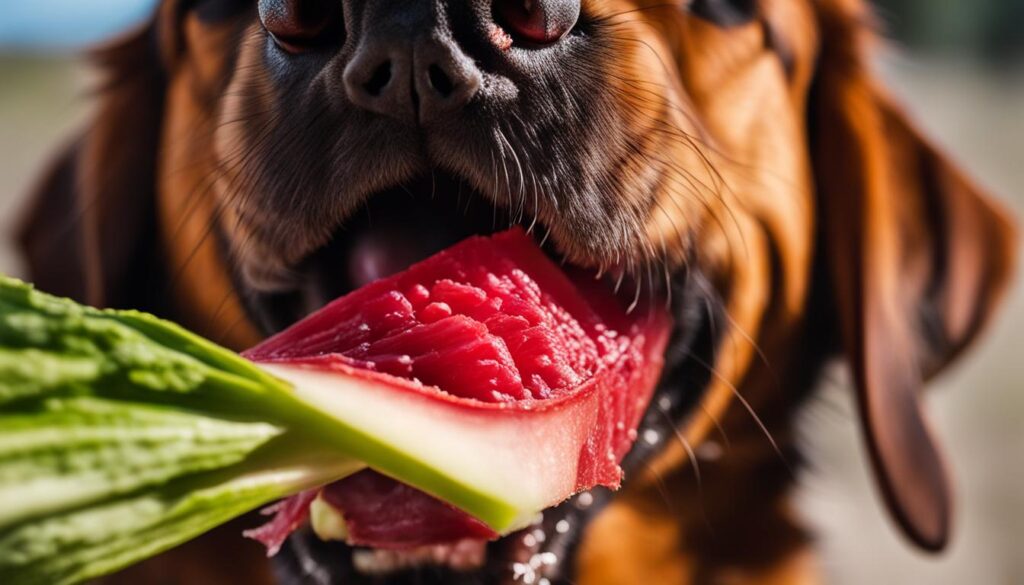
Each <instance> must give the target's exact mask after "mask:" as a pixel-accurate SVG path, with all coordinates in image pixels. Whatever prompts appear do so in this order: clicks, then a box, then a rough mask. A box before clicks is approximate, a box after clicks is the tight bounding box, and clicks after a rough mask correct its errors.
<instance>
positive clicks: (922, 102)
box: [0, 56, 1024, 585]
mask: <svg viewBox="0 0 1024 585" xmlns="http://www.w3.org/2000/svg"><path fill="white" fill-rule="evenodd" d="M886 70H887V71H888V76H889V77H890V79H891V80H892V82H893V85H894V87H895V88H896V90H897V93H898V94H900V95H902V96H904V97H905V99H906V101H907V102H908V103H909V104H911V110H912V111H913V112H914V113H915V115H916V117H917V119H918V120H919V121H920V122H921V123H922V125H923V126H924V127H926V128H927V130H928V131H929V133H930V134H932V135H933V136H934V137H935V138H936V139H938V140H939V141H940V142H941V143H942V144H943V145H944V146H945V147H946V148H947V149H948V151H949V152H951V153H953V154H954V155H956V156H957V157H958V158H959V159H960V160H961V161H962V162H963V163H964V165H965V166H966V167H967V168H970V169H971V170H972V172H973V174H974V175H975V176H976V177H978V178H979V179H980V180H981V182H982V183H983V184H984V185H986V186H988V187H989V188H990V189H991V190H992V191H993V192H995V193H998V194H999V195H1000V196H1001V197H1002V198H1003V199H1004V201H1007V202H1008V203H1009V204H1010V205H1011V206H1012V207H1014V208H1015V209H1016V210H1017V211H1018V213H1021V214H1022V215H1024V155H1022V153H1024V67H1022V68H1019V69H1018V70H1017V71H1016V72H1003V73H1001V74H995V73H993V72H990V71H986V70H985V69H984V68H980V67H977V66H974V65H972V64H970V63H966V62H960V61H956V60H941V59H935V58H932V59H930V60H927V61H925V60H912V59H909V58H906V57H903V58H898V59H896V60H895V62H893V63H891V64H889V66H887V68H886ZM82 79H83V74H82V73H81V71H80V70H79V69H77V68H75V67H74V66H73V65H72V64H70V63H69V62H67V61H65V60H60V59H32V60H27V59H23V58H22V59H15V58H4V57H2V56H0V271H4V272H9V273H11V272H13V273H18V272H19V270H20V265H19V262H18V260H17V258H16V256H15V255H14V254H13V252H12V250H11V249H10V246H9V243H8V241H7V240H8V239H9V238H10V236H11V226H12V224H13V221H14V218H15V217H16V210H18V209H19V206H20V204H21V201H22V197H21V195H22V194H23V193H24V192H25V189H26V187H27V185H28V184H29V183H30V180H31V178H32V177H33V176H34V175H35V173H36V172H37V171H38V169H39V167H40V165H41V164H42V163H43V161H44V160H45V158H46V156H47V154H49V153H51V152H52V149H53V147H54V146H55V145H57V144H59V143H61V141H62V140H64V139H66V138H67V136H68V133H69V131H70V129H72V128H74V127H76V125H77V124H79V123H81V122H82V121H83V120H84V115H85V112H86V111H87V103H88V100H87V98H86V96H85V93H84V92H83V90H82V89H81V88H82V85H83V84H82ZM1022 284H1024V283H1022ZM991 333H992V334H991V335H990V336H989V337H988V338H987V339H986V340H985V342H984V344H982V345H981V346H979V347H978V348H976V351H974V352H973V355H971V356H970V359H968V360H967V361H966V362H965V363H963V364H962V365H961V366H960V367H958V368H957V369H956V370H955V371H953V372H951V373H950V374H949V375H947V376H946V377H944V378H943V379H942V380H941V381H940V383H938V384H936V386H937V388H935V390H936V391H935V392H933V393H932V394H931V397H930V399H929V403H930V404H929V406H930V409H931V412H932V413H933V414H934V422H935V424H936V427H937V430H938V434H939V435H940V436H941V437H942V438H943V439H944V440H945V443H946V447H947V450H948V452H949V455H950V461H951V462H952V464H953V467H954V470H955V473H956V479H957V484H958V487H959V496H960V499H959V503H960V508H959V513H958V515H957V524H958V531H957V536H956V539H955V541H954V542H953V546H952V548H951V550H950V551H949V553H947V554H946V555H945V556H944V557H942V558H940V559H934V558H929V557H924V556H922V555H920V554H918V553H915V552H914V551H912V550H911V549H910V548H909V547H907V546H906V545H905V544H904V543H903V542H902V541H901V540H900V539H899V538H898V537H897V536H896V534H895V533H894V532H893V531H892V530H891V529H890V526H889V525H888V520H887V519H886V518H885V516H884V515H883V514H882V512H881V508H880V506H879V505H878V502H877V498H876V496H875V494H874V492H873V491H872V488H871V484H870V483H869V478H868V474H867V473H866V470H865V465H866V463H865V460H864V456H863V452H862V450H861V446H860V442H859V437H858V435H857V434H856V433H857V431H856V427H855V425H854V422H853V416H852V414H851V410H850V404H851V400H850V395H849V393H848V392H847V391H846V390H845V389H843V388H838V387H837V388H832V389H830V391H829V393H828V394H827V395H826V397H825V398H823V399H820V400H819V401H818V403H817V404H815V405H814V406H812V407H811V408H810V409H809V410H808V411H807V413H806V416H805V421H806V424H805V425H804V429H803V434H804V436H806V437H808V439H809V440H807V441H806V443H807V448H808V450H809V453H810V457H811V459H812V461H813V463H814V465H813V469H814V470H813V471H811V472H808V473H806V474H805V476H804V477H803V479H802V485H803V487H802V490H801V495H802V497H801V507H802V509H803V510H804V511H805V512H806V515H807V516H808V517H809V518H811V519H813V520H814V521H815V523H816V525H817V527H818V529H819V536H820V539H821V547H822V548H823V550H824V555H823V562H824V565H825V570H826V572H827V574H828V575H829V577H830V579H829V582H831V583H837V584H840V585H865V584H879V585H887V584H916V583H929V584H934V585H941V584H949V585H954V584H955V585H974V584H984V585H988V584H991V585H1011V584H1019V583H1024V544H1022V542H1024V392H1022V390H1024V354H1022V352H1021V349H1020V348H1021V345H1022V342H1024V286H1019V287H1017V289H1016V290H1015V292H1014V293H1013V296H1012V298H1011V302H1010V305H1009V307H1008V310H1007V311H1005V312H1004V313H1002V317H1001V319H1000V320H999V322H998V323H997V324H996V326H995V327H994V328H993V330H992V332H991ZM1018 539H1021V540H1018Z"/></svg>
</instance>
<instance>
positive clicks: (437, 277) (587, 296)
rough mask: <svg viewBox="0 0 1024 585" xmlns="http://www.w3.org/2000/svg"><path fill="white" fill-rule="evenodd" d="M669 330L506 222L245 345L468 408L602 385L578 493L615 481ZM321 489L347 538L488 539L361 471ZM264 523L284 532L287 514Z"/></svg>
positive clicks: (391, 544)
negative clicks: (394, 381) (565, 268)
mask: <svg viewBox="0 0 1024 585" xmlns="http://www.w3.org/2000/svg"><path fill="white" fill-rule="evenodd" d="M668 327H669V320H668V319H667V317H666V316H664V315H661V314H659V313H657V312H654V311H649V310H646V309H644V310H640V311H637V312H635V313H633V314H627V312H626V311H625V310H624V308H623V305H622V304H621V303H620V302H619V299H617V298H616V297H615V296H614V295H613V294H612V293H611V292H610V291H608V290H607V288H606V287H604V286H603V285H602V284H601V283H595V282H593V280H592V279H590V278H586V279H576V281H575V282H574V281H573V280H570V279H569V277H567V276H566V274H565V273H563V272H562V271H561V270H560V269H559V268H558V267H557V266H556V265H554V264H553V263H552V262H551V261H550V260H549V259H548V258H547V257H546V256H545V255H544V253H543V252H542V251H541V250H540V249H539V248H538V247H537V246H536V244H534V243H533V241H532V240H531V239H530V238H529V236H527V235H526V234H524V233H523V232H522V231H521V230H513V231H509V232H505V233H502V234H497V235H495V236H492V237H490V238H471V239H469V240H467V241H465V242H463V243H461V244H458V245H456V246H453V247H452V248H449V249H447V250H445V251H443V252H440V253H439V254H437V255H435V256H433V257H431V258H429V259H427V260H425V261H423V262H421V263H419V264H416V265H414V266H412V267H411V268H409V269H407V270H406V271H404V272H401V273H399V274H397V275H394V276H392V277H389V278H385V279H382V280H378V281H376V282H374V283H371V284H369V285H367V286H365V287H363V288H361V289H359V290H357V291H354V292H352V293H350V294H348V295H346V296H344V297H342V298H340V299H338V300H336V301H334V302H332V303H331V304H329V305H327V306H326V307H324V308H323V309H321V310H320V311H317V312H316V313H314V314H313V315H311V316H309V317H307V318H306V319H304V320H303V321H301V322H299V323H297V324H296V325H293V326H292V327H290V328H289V329H287V330H286V331H284V332H283V333H281V334H278V335H276V336H274V337H272V338H270V339H268V340H267V341H265V342H264V343H262V344H260V345H259V346H257V347H255V348H253V349H251V350H249V351H248V352H246V353H245V354H244V355H245V356H246V357H248V358H249V359H251V360H253V361H257V362H261V361H285V362H301V363H306V364H312V365H315V366H317V367H323V368H325V369H330V368H331V366H332V365H336V364H340V365H344V366H351V367H356V368H359V369H363V370H367V371H370V372H376V373H378V374H379V375H382V376H395V377H399V378H406V379H415V380H418V381H419V382H420V383H422V384H423V385H426V386H436V387H437V388H440V389H441V390H443V391H444V392H445V393H447V394H448V395H450V396H453V397H458V398H457V399H470V400H469V402H468V403H469V404H470V405H472V403H473V401H479V402H492V403H493V402H500V403H509V404H508V406H509V407H512V408H517V407H519V406H523V407H525V408H528V407H529V404H530V403H538V402H544V401H555V402H558V401H561V400H572V399H573V396H575V395H576V394H577V393H578V392H580V391H586V392H600V393H601V394H600V402H599V407H598V413H597V417H596V420H597V424H596V425H595V427H594V428H593V429H591V431H590V434H589V437H588V439H587V443H586V444H585V445H584V446H583V447H582V448H581V452H580V455H579V461H578V462H577V480H576V487H577V489H578V490H583V489H589V488H590V487H593V486H595V485H607V486H609V487H617V486H618V484H619V481H620V479H621V469H620V468H619V466H618V462H619V461H620V460H621V459H622V457H624V456H625V454H626V452H627V451H628V450H629V448H630V446H631V445H632V442H633V440H634V439H635V437H636V431H635V429H636V426H637V424H638V423H639V420H640V416H641V415H642V413H643V410H644V408H645V407H646V405H647V402H648V401H649V399H650V394H651V392H652V390H653V387H654V384H655V382H656V378H657V376H658V374H659V373H660V366H661V352H662V351H663V349H664V344H665V341H666V338H667V331H668ZM457 399H456V400H457ZM479 402H477V404H479ZM524 412H526V411H525V410H524ZM524 422H525V423H527V424H528V422H529V421H528V420H526V421H524ZM323 494H324V497H325V499H327V500H328V501H329V502H330V503H332V504H334V505H335V506H336V507H337V508H338V509H339V510H340V511H341V512H342V514H343V515H344V517H345V519H346V524H347V525H348V530H349V542H350V544H359V545H367V546H376V547H381V548H407V547H411V546H418V545H422V544H436V543H443V542H452V541H456V540H460V539H463V538H493V537H495V536H497V535H496V534H495V533H494V532H493V531H491V530H490V529H489V528H488V527H487V526H485V525H483V524H482V523H481V522H479V521H478V520H476V519H474V518H472V517H471V516H468V515H467V514H465V513H464V512H461V511H459V510H457V509H455V508H453V507H451V506H449V505H448V504H446V503H444V502H441V501H439V500H437V499H435V498H433V497H432V496H430V495H428V494H426V493H423V492H421V491H419V490H416V489H414V488H412V487H409V486H406V485H404V484H402V483H400V482H397V481H395V480H393V479H390V478H388V477H385V476H383V475H380V474H378V473H376V472H373V471H365V472H361V473H359V474H356V475H354V476H352V477H350V478H347V479H345V480H342V481H340V482H337V483H335V484H332V485H331V486H328V487H326V488H325V489H324V491H323ZM568 495H570V494H564V496H565V497H567V496H568ZM307 507H308V506H307ZM286 510H290V508H287V507H286ZM275 522H277V526H278V527H288V526H291V527H292V528H291V529H294V526H293V525H294V524H295V522H294V519H293V518H292V519H289V520H287V521H280V522H278V521H277V520H276V519H275V521H274V522H271V524H274V523H275ZM268 526H269V525H268ZM291 529H289V530H288V532H290V531H291ZM269 532H270V533H273V538H270V537H266V538H260V539H261V540H264V541H265V542H269V543H271V544H273V543H275V542H277V541H278V540H279V539H281V540H283V537H280V536H279V535H278V534H277V532H279V530H278V531H275V530H269ZM260 536H266V535H265V534H263V535H260ZM285 536H287V533H285Z"/></svg>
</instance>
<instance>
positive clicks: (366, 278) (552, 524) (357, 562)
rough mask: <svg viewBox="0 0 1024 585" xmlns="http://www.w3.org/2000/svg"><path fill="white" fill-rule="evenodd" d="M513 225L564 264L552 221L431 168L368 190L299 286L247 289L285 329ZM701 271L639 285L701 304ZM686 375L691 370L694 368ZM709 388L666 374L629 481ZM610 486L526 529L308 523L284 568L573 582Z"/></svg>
mask: <svg viewBox="0 0 1024 585" xmlns="http://www.w3.org/2000/svg"><path fill="white" fill-rule="evenodd" d="M516 224H518V225H520V226H522V227H523V229H525V230H527V231H528V232H529V233H530V234H532V235H533V237H534V239H535V241H536V242H537V243H539V244H540V245H541V246H542V248H543V249H544V250H545V252H546V253H548V255H549V256H550V257H552V258H553V259H554V260H557V261H558V262H560V263H563V264H564V260H563V258H562V257H561V256H560V255H559V253H558V251H557V250H556V249H555V246H554V245H553V244H552V242H550V241H549V239H548V238H547V228H546V226H544V225H542V224H541V223H540V222H538V221H536V220H535V218H533V217H532V216H531V215H530V214H528V213H526V212H525V211H523V210H518V209H515V207H514V206H513V207H512V210H511V211H510V210H509V208H508V207H504V206H499V205H493V204H491V202H490V199H488V198H487V197H484V196H483V195H482V194H480V193H478V192H476V191H475V190H474V189H472V188H471V187H469V186H468V185H466V184H465V183H464V182H462V181H460V180H459V179H457V178H455V177H452V176H450V175H447V174H442V173H433V174H432V175H428V176H424V177H421V178H419V179H417V180H414V181H411V182H409V183H406V184H403V185H400V186H397V187H394V188H391V189H388V190H386V191H384V192H382V193H379V194H376V195H374V196H372V197H370V198H369V199H368V200H367V203H366V204H365V206H364V207H363V208H362V209H361V210H359V211H358V212H356V213H355V214H354V215H353V216H352V217H351V218H350V219H349V220H348V221H347V222H346V223H345V224H344V225H343V226H342V227H341V228H340V229H339V230H337V232H336V233H335V235H334V237H332V238H331V240H330V241H329V242H328V243H327V244H326V245H325V246H323V247H321V248H320V249H318V250H316V251H315V252H313V253H311V254H310V255H309V256H308V257H307V258H306V260H305V261H303V262H302V263H301V264H300V265H299V266H298V267H297V269H296V272H297V275H298V278H297V281H296V282H297V284H296V286H295V287H294V288H293V289H291V290H288V291H286V292H275V293H260V292H250V293H249V294H248V295H247V301H248V303H247V306H248V309H249V311H250V313H251V314H252V315H253V316H254V317H255V319H256V320H257V321H258V322H259V323H260V324H261V326H262V327H263V328H264V330H265V332H267V333H272V332H276V331H279V330H281V329H284V328H286V327H288V326H290V325H291V324H293V323H294V322H296V321H297V320H299V319H300V318H302V317H303V316H305V315H306V314H308V313H310V312H312V311H315V310H317V309H319V308H320V307H322V306H323V305H325V304H326V303H328V302H329V301H331V300H333V299H335V298H337V297H340V296H342V295H345V294H347V293H349V292H351V291H353V290H355V289H357V288H360V287H362V286H364V285H366V284H368V283H370V282H373V281H375V280H378V279H380V278H384V277H387V276H389V275H391V274H394V273H397V272H400V271H402V270H404V269H405V268H407V267H408V266H409V265H411V264H413V263H415V262H417V261H419V260H422V259H424V258H426V257H428V256H430V255H432V254H434V253H436V252H438V251H440V250H442V249H446V248H448V247H449V246H452V245H453V244H455V243H457V242H459V241H461V240H463V239H465V238H467V237H469V236H473V235H489V234H492V233H494V232H496V231H501V230H504V229H506V228H508V227H509V226H511V225H516ZM575 268H583V267H575ZM569 269H573V268H569ZM590 270H593V269H590ZM595 276H600V278H603V279H606V280H608V281H609V286H614V287H615V288H616V289H618V294H619V295H620V296H622V297H625V298H627V299H633V298H634V297H636V296H637V295H638V294H639V291H640V289H639V288H638V287H640V286H641V284H637V283H636V281H634V280H633V279H631V278H630V276H629V275H628V274H624V273H622V272H617V271H615V270H614V269H613V270H610V271H608V273H606V274H603V275H597V274H595ZM692 276H693V275H690V277H691V278H685V279H675V285H676V286H675V287H674V288H676V289H677V290H675V291H673V293H672V294H669V293H670V291H667V290H659V289H658V288H657V287H658V286H660V285H656V284H650V283H642V284H650V286H651V288H649V289H647V290H644V291H643V294H644V295H645V296H647V297H648V298H647V299H646V300H647V302H662V299H664V300H668V299H671V302H672V304H673V310H674V311H675V312H676V313H677V314H679V313H680V311H682V312H683V313H685V312H686V310H685V309H686V307H688V306H690V305H692V304H699V305H703V303H700V302H696V301H695V300H694V299H693V296H694V295H693V291H692V289H693V288H694V287H691V286H688V285H687V284H685V283H687V282H690V281H692ZM628 302H629V303H631V304H635V302H633V301H632V300H629V301H628ZM677 327H678V330H677V332H676V333H675V335H674V339H673V341H672V343H671V344H670V349H669V353H670V354H671V355H670V356H668V357H667V359H666V364H667V367H668V368H673V367H674V366H676V365H678V364H674V363H673V358H672V355H678V356H683V355H690V348H691V347H692V346H693V345H694V344H695V343H697V342H698V337H699V336H698V335H697V332H698V331H699V330H700V329H701V327H700V326H699V324H695V323H693V322H683V323H679V324H678V326H677ZM675 361H679V360H678V359H676V360H675ZM672 377H673V376H672V373H671V372H669V371H667V372H666V375H665V376H664V378H665V379H668V380H670V379H672ZM686 378H692V376H691V375H689V374H686V375H684V379H686ZM687 381H690V380H689V379H688V380H687ZM688 386H689V384H688ZM702 387H703V384H702V383H701V384H700V385H694V386H690V388H691V390H690V391H688V392H686V393H684V392H681V391H680V390H679V389H678V388H677V386H676V384H675V383H672V382H666V381H664V380H663V383H662V384H661V385H660V386H659V388H658V389H657V390H656V392H655V394H654V397H653V399H652V402H651V404H650V406H649V408H648V413H647V415H646V416H645V417H644V418H643V421H642V423H641V426H640V428H639V432H638V437H639V439H638V440H637V441H636V443H635V444H634V446H633V448H632V450H631V451H630V453H629V455H627V457H626V459H625V460H624V461H623V463H622V466H623V468H624V470H625V471H626V474H627V480H628V475H629V474H630V473H631V471H633V470H635V469H636V468H637V467H638V466H639V465H640V464H642V462H643V461H645V460H646V459H647V458H648V457H649V456H650V455H651V454H652V453H654V452H655V451H657V450H658V449H659V448H660V443H661V441H663V440H664V439H665V438H666V437H672V436H674V434H673V433H674V429H673V428H672V426H673V425H674V424H675V423H676V422H678V421H679V420H681V419H682V418H683V416H685V414H686V413H687V412H689V410H690V409H691V408H692V407H693V405H694V404H695V403H696V401H697V399H698V396H699V392H698V390H699V388H702ZM610 495H611V492H609V491H608V490H606V489H604V488H595V489H594V490H590V491H586V492H583V493H581V494H577V495H576V496H574V497H573V498H571V499H570V500H568V501H566V502H564V503H562V504H560V505H559V506H556V507H554V508H550V509H548V510H545V511H544V512H543V513H542V514H540V515H538V517H537V518H536V519H535V521H534V522H533V524H532V525H530V526H529V527H527V528H525V529H522V530H520V531H517V532H515V533H512V534H510V535H507V536H505V537H502V538H499V539H497V540H495V541H491V542H487V541H486V540H485V539H481V538H464V539H459V540H453V541H451V542H445V543H430V544H426V545H417V546H411V547H378V548H374V547H362V546H350V545H348V544H345V543H344V542H341V541H339V539H330V538H324V537H323V531H322V530H316V531H314V529H313V527H312V526H310V525H307V526H305V527H303V528H301V529H300V530H298V531H297V532H295V533H294V534H292V535H291V537H290V538H289V539H288V541H287V542H286V543H285V544H284V546H283V547H282V549H281V552H280V553H279V554H278V555H277V557H276V561H275V567H276V569H277V571H278V573H279V576H280V578H281V579H282V581H283V582H286V583H292V582H294V583H298V582H303V583H305V582H313V583H361V582H379V581H381V580H382V579H385V580H387V582H389V583H391V582H399V583H400V582H415V583H435V582H436V583H459V582H488V583H491V582H493V583H504V582H508V583H537V584H543V583H556V582H565V581H566V580H568V579H570V578H571V572H572V569H573V567H572V563H571V562H566V560H567V559H569V558H571V557H572V556H573V554H574V549H575V546H576V544H577V543H578V541H579V539H580V536H581V531H582V529H583V528H584V527H585V526H586V524H587V521H588V519H589V518H590V517H592V516H593V514H595V513H596V511H597V510H599V509H600V508H601V506H602V504H603V503H604V502H606V501H607V500H608V499H609V498H610ZM341 540H343V538H341ZM481 580H482V581H481Z"/></svg>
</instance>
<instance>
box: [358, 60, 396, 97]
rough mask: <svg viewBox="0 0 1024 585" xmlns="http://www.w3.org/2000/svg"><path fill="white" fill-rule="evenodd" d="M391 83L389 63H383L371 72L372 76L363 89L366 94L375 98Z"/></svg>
mask: <svg viewBox="0 0 1024 585" xmlns="http://www.w3.org/2000/svg"><path fill="white" fill-rule="evenodd" d="M390 82H391V61H385V62H383V63H381V64H380V65H378V66H377V68H376V69H374V70H373V74H372V75H370V79H369V80H367V82H366V83H364V84H363V89H364V90H366V93H368V94H370V95H372V96H373V97H377V96H379V95H380V94H381V92H383V91H384V88H385V87H387V85H388V83H390Z"/></svg>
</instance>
